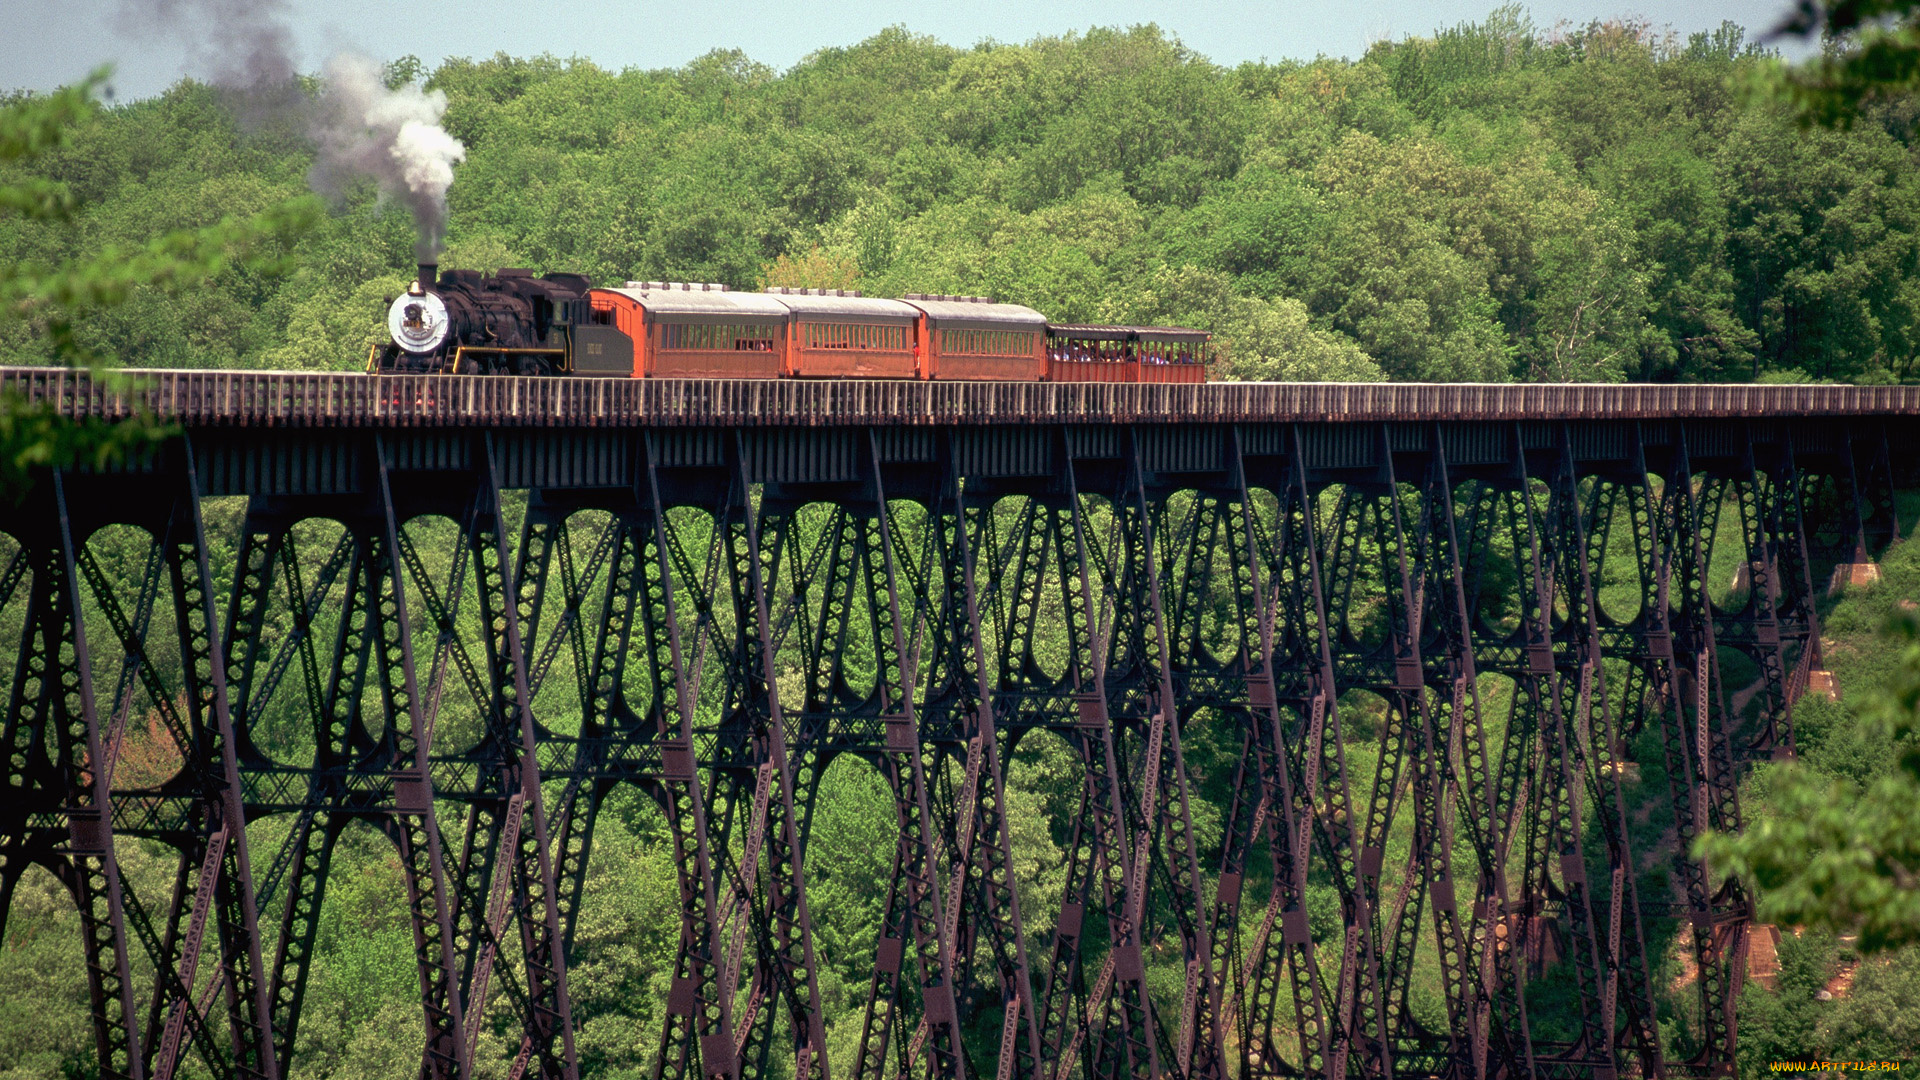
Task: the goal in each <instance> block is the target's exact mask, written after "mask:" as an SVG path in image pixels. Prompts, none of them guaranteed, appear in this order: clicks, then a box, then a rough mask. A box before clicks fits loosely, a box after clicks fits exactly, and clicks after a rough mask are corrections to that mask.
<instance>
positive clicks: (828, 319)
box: [367, 264, 1212, 383]
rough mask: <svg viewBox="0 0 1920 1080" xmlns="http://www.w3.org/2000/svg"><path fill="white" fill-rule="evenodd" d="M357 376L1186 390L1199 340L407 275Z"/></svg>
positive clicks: (971, 308)
mask: <svg viewBox="0 0 1920 1080" xmlns="http://www.w3.org/2000/svg"><path fill="white" fill-rule="evenodd" d="M387 330H388V335H389V341H388V343H387V344H386V345H385V346H384V347H381V346H379V345H376V346H374V347H373V348H372V349H370V350H369V352H368V356H367V372H368V373H369V374H376V375H377V374H421V373H436V374H464V375H494V374H503V375H555V376H576V377H589V378H715V379H788V378H802V379H806V378H815V379H818V378H827V379H922V380H945V381H955V380H959V381H999V382H1117V383H1200V382H1205V381H1206V371H1207V364H1208V362H1209V361H1210V360H1211V358H1212V351H1211V341H1210V335H1209V334H1207V333H1206V332H1205V331H1203V330H1192V329H1187V328H1184V327H1169V326H1091V325H1080V324H1062V323H1052V322H1049V321H1048V320H1047V317H1046V316H1044V315H1042V314H1041V313H1040V312H1038V311H1035V310H1034V309H1032V308H1029V307H1024V306H1022V305H1019V304H1005V303H997V302H995V301H994V300H993V299H991V298H989V297H983V296H948V295H935V294H927V293H908V294H907V295H906V297H904V298H903V299H899V300H889V299H881V298H878V297H870V296H862V295H860V293H858V292H855V291H851V290H841V289H796V288H786V287H773V288H769V289H766V290H764V291H762V292H757V293H756V292H737V291H735V290H733V289H730V288H728V287H727V286H725V285H714V284H691V283H687V282H667V281H629V282H626V283H625V285H623V286H622V287H620V288H596V287H594V285H593V283H592V281H591V280H589V279H588V278H587V277H585V276H584V275H581V274H567V273H551V274H546V275H543V276H539V277H535V276H534V275H533V273H532V272H531V271H528V270H508V269H503V270H500V271H497V272H495V273H493V274H482V273H481V272H479V271H477V270H454V269H449V270H446V271H444V272H442V271H440V270H439V268H438V267H437V266H434V265H432V264H422V265H421V266H420V273H419V277H418V278H417V279H416V280H415V281H414V282H413V283H412V284H411V285H410V286H409V288H408V289H407V292H406V293H405V294H403V295H401V296H398V297H395V298H394V299H393V300H391V301H389V303H388V311H387Z"/></svg>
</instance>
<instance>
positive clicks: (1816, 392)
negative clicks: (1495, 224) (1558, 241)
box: [0, 367, 1920, 428]
mask: <svg viewBox="0 0 1920 1080" xmlns="http://www.w3.org/2000/svg"><path fill="white" fill-rule="evenodd" d="M127 375H128V379H127V380H125V381H124V385H123V387H122V388H119V389H115V388H114V387H112V386H110V385H107V384H105V383H103V382H102V381H101V380H97V379H94V378H93V377H91V376H90V375H88V374H87V373H85V372H77V371H70V370H66V369H62V368H22V367H14V368H0V394H8V393H11V394H18V395H22V396H24V397H26V398H28V399H29V400H33V401H39V402H48V403H51V404H53V405H55V407H57V408H58V410H59V411H60V413H61V414H62V415H65V416H69V417H74V418H87V417H99V418H106V419H113V418H118V417H123V416H126V415H129V414H130V413H131V412H133V411H134V409H135V408H136V407H139V408H145V409H147V410H149V411H150V412H152V413H154V414H156V415H158V416H161V417H164V418H167V419H171V420H176V421H179V422H181V423H183V424H187V425H190V426H196V427H199V426H214V427H221V426H232V427H376V428H380V427H459V426H486V427H661V426H688V425H700V426H704V425H726V426H734V425H770V426H825V425H843V424H942V425H945V424H1031V423H1041V424H1057V423H1076V422H1083V423H1116V422H1120V423H1179V422H1183V421H1198V422H1221V421H1292V420H1299V421H1329V420H1333V421H1341V420H1344V421H1380V420H1540V419H1582V418H1591V419H1656V418H1663V417H1768V416H1780V417H1784V416H1913V415H1920V387H1914V386H1754V385H1705V386H1677V385H1646V384H1616V385H1593V384H1566V385H1541V384H1486V383H1454V384H1420V383H1210V384H1207V385H1201V386H1195V385H1184V386H1183V385H1167V384H1116V383H954V382H892V381H853V380H834V381H818V382H815V381H806V380H795V379H780V380H771V381H749V380H720V379H715V380H705V379H556V378H539V379H533V378H505V377H491V378H474V377H463V376H449V375H406V376H382V377H371V376H366V375H359V374H346V373H336V372H287V371H130V372H128V373H127Z"/></svg>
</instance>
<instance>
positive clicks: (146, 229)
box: [0, 9, 1920, 381]
mask: <svg viewBox="0 0 1920 1080" xmlns="http://www.w3.org/2000/svg"><path fill="white" fill-rule="evenodd" d="M1777 64H1778V62H1777V61H1776V60H1774V59H1773V58H1772V57H1770V56H1769V55H1767V54H1766V53H1765V52H1764V51H1762V50H1759V49H1757V48H1755V47H1754V46H1753V45H1751V44H1749V43H1748V41H1747V40H1746V37H1745V35H1744V33H1743V32H1742V31H1741V30H1740V29H1738V28H1736V27H1733V26H1727V27H1725V28H1723V29H1722V30H1720V31H1717V32H1715V33H1711V34H1696V35H1693V36H1692V37H1691V38H1689V39H1688V40H1686V41H1684V42H1682V41H1680V40H1677V39H1676V38H1673V37H1672V36H1670V35H1665V34H1662V33H1660V32H1657V31H1655V30H1653V29H1651V28H1649V27H1647V26H1644V25H1637V24H1621V23H1595V24H1593V25H1590V26H1587V27H1584V28H1580V29H1565V28H1561V29H1556V30H1553V31H1550V32H1549V31H1542V30H1539V29H1537V28H1535V27H1534V26H1532V25H1531V24H1530V23H1528V22H1527V21H1526V20H1525V19H1524V18H1523V17H1522V16H1521V15H1520V14H1519V13H1518V11H1517V9H1501V10H1499V11H1496V12H1495V13H1494V14H1493V15H1491V16H1490V17H1489V18H1488V19H1487V20H1486V21H1485V22H1484V23H1479V24H1470V25H1462V26H1459V27H1455V28H1452V29H1448V30H1442V31H1439V32H1437V33H1435V34H1434V35H1433V36H1431V37H1424V38H1413V39H1407V40H1403V41H1399V42H1382V43H1380V44H1377V45H1375V46H1374V47H1373V48H1372V49H1370V50H1369V51H1368V52H1367V54H1366V55H1365V56H1364V57H1362V58H1361V59H1359V60H1357V61H1348V60H1340V59H1321V60H1317V61H1314V62H1312V63H1298V62H1285V63H1278V64H1252V63H1249V64H1243V65H1241V66H1239V67H1237V68H1232V69H1227V68H1222V67H1219V66H1216V65H1214V64H1211V63H1209V62H1208V61H1207V60H1206V59H1205V58H1203V57H1200V56H1197V55H1195V54H1193V53H1192V52H1191V51H1189V50H1187V49H1186V48H1184V47H1183V46H1181V45H1180V43H1179V42H1178V41H1177V40H1174V39H1171V38H1170V37H1168V36H1167V35H1166V34H1164V33H1163V32H1161V31H1159V30H1158V29H1156V28H1154V27H1150V26H1149V27H1136V28H1132V29H1128V30H1092V31H1088V32H1087V33H1085V34H1074V35H1068V36H1065V37H1059V38H1043V39H1038V40H1035V41H1032V42H1029V43H1027V44H1024V45H1002V44H991V43H989V44H983V45H980V46H977V47H974V48H970V49H962V48H954V47H951V46H948V45H944V44H941V43H939V42H937V41H934V40H932V39H929V38H925V37H920V36H916V35H914V34H911V33H909V32H908V31H906V30H904V29H893V30H888V31H886V32H884V33H881V34H879V35H877V36H875V37H873V38H870V39H868V40H867V41H864V42H861V43H859V44H857V45H854V46H851V47H847V48H835V49H825V50H822V51H820V52H818V53H815V54H813V55H812V56H810V57H809V58H807V59H806V60H805V61H803V62H802V63H800V64H798V65H796V66H795V67H793V68H792V69H791V70H788V71H786V72H777V71H774V70H772V69H770V68H768V67H766V66H764V65H760V64H756V63H754V62H752V61H751V60H750V59H748V58H747V57H745V56H743V55H740V54H738V53H713V54H710V55H708V56H704V57H701V58H699V59H698V60H695V61H693V62H692V63H690V64H688V65H686V66H685V67H683V68H680V69H678V70H661V71H640V70H626V71H621V72H612V71H608V70H606V69H603V68H601V67H598V66H596V65H594V64H592V63H590V62H587V61H584V60H558V59H555V58H553V57H538V58H532V59H516V58H512V57H508V56H506V55H498V56H495V57H493V58H492V59H487V60H477V61H476V60H461V59H455V60H449V61H447V62H446V63H444V64H442V65H441V66H440V67H439V68H438V70H435V71H433V72H431V73H430V76H429V83H430V85H431V86H433V87H436V88H438V89H441V90H444V91H445V92H446V93H447V95H448V97H449V99H450V107H449V110H448V113H447V120H446V123H447V127H448V128H449V130H450V131H451V132H452V133H453V134H454V135H456V136H457V137H459V138H460V139H461V140H463V141H464V142H465V143H466V145H467V147H468V149H469V157H468V159H467V161H466V162H465V163H464V164H462V165H461V166H460V167H459V169H458V171H457V174H456V180H455V183H454V185H453V189H452V192H451V200H452V211H453V217H452V229H451V233H450V240H451V242H452V248H451V251H450V252H449V254H448V256H447V260H446V261H447V262H448V263H449V264H450V265H472V266H496V265H528V266H533V267H536V268H539V269H542V270H546V269H572V270H583V271H585V272H587V273H590V274H592V275H594V277H595V278H596V279H599V280H613V281H619V280H624V279H627V278H668V279H690V280H697V281H723V282H727V283H730V284H732V285H735V286H736V287H752V286H757V285H760V284H763V283H767V282H769V281H777V282H778V283H796V284H832V285H839V286H852V287H857V288H861V289H864V290H866V291H867V292H869V293H870V294H879V295H889V294H891V295H897V294H899V293H901V292H905V291H909V290H925V291H945V292H985V293H992V294H995V295H997V296H1000V297H1004V298H1007V299H1011V300H1016V301H1020V302H1023V303H1027V304H1031V305H1033V306H1035V307H1037V308H1039V309H1041V310H1042V311H1045V312H1047V313H1048V314H1049V315H1052V316H1054V317H1056V318H1061V319H1093V318H1110V319H1125V320H1135V319H1148V318H1152V319H1158V320H1172V321H1180V322H1187V323H1194V324H1199V325H1203V326H1206V327H1208V328H1211V329H1213V330H1215V331H1217V332H1218V333H1219V334H1220V335H1221V338H1222V341H1223V343H1224V345H1225V346H1226V349H1227V351H1228V353H1229V354H1230V356H1231V358H1232V365H1231V367H1230V368H1229V371H1231V372H1232V373H1235V374H1238V375H1240V376H1242V377H1281V378H1303V379H1304V378H1380V377H1385V378H1393V379H1473V380H1506V379H1556V380H1563V379H1580V380H1619V379H1653V380H1685V381H1700V380H1720V379H1736V380H1737V379H1753V378H1760V377H1773V378H1792V379H1808V378H1811V379H1835V380H1850V381H1884V380H1890V379H1901V378H1906V377H1908V376H1910V375H1912V374H1914V371H1913V364H1914V357H1915V351H1916V347H1920V346H1917V342H1920V293H1917V292H1916V286H1915V284H1914V281H1915V275H1914V270H1915V264H1916V258H1917V257H1920V246H1917V242H1916V238H1915V229H1914V226H1915V222H1916V218H1917V217H1920V182H1917V181H1916V175H1917V174H1916V170H1915V169H1914V168H1913V167H1912V166H1913V160H1914V121H1915V117H1916V109H1915V105H1914V102H1913V101H1912V99H1911V98H1910V97H1902V96H1898V95H1892V96H1889V95H1879V96H1876V97H1873V98H1871V99H1869V100H1867V101H1865V102H1863V103H1862V105H1861V108H1862V110H1863V112H1862V113H1861V119H1860V122H1858V123H1855V124H1853V125H1852V126H1851V127H1850V128H1849V129H1846V130H1839V131H1835V130H1824V129H1822V130H1812V131H1809V130H1805V129H1804V128H1803V126H1802V125H1801V124H1800V123H1799V122H1798V120H1799V119H1800V117H1799V114H1798V113H1797V112H1796V109H1795V107H1794V105H1793V103H1792V102H1791V101H1784V100H1777V97H1778V96H1777V95H1769V94H1765V93H1756V92H1753V90H1752V87H1754V86H1755V85H1758V84H1761V83H1764V82H1766V80H1767V77H1769V76H1770V75H1771V74H1772V73H1773V72H1774V71H1775V69H1776V67H1777ZM392 72H393V74H394V75H395V77H396V78H404V77H407V76H411V75H416V74H426V72H424V70H423V67H422V65H421V64H420V63H419V62H418V61H417V60H413V59H411V58H407V59H405V60H403V61H400V62H399V63H397V64H396V65H395V66H394V67H393V68H392ZM310 165H311V152H310V151H309V150H308V149H307V148H306V147H305V146H304V145H303V142H302V140H301V139H300V138H299V137H298V132H297V127H295V128H289V127H288V126H287V125H280V126H277V127H276V126H274V125H267V126H266V127H264V128H262V127H260V126H258V125H254V126H252V127H250V128H248V129H246V130H243V129H242V128H241V127H240V126H238V125H236V122H235V121H234V120H233V119H232V110H230V109H227V108H225V107H223V102H222V101H221V98H220V95H219V94H218V93H217V92H216V91H214V90H212V89H210V88H208V87H205V86H201V85H198V84H195V83H191V82H183V83H181V84H180V85H178V86H176V87H175V88H174V89H173V90H171V91H170V92H168V93H167V94H165V95H163V96H162V97H159V98H156V99H152V100H148V101H142V102H137V103H133V104H128V105H122V106H119V107H116V108H112V109H107V110H104V111H103V112H102V113H101V114H100V115H99V116H98V117H97V118H95V119H94V120H93V122H91V123H90V124H88V125H87V126H86V127H85V128H84V129H82V130H81V131H79V132H77V133H75V135H74V137H73V138H72V140H71V141H70V143H69V145H67V146H65V147H61V148H57V149H55V150H53V151H52V152H50V153H49V154H47V155H45V156H44V157H43V158H41V159H40V160H39V161H37V162H35V164H34V170H35V173H34V175H36V176H40V177H44V178H47V179H51V180H54V181H58V182H62V183H64V184H66V185H67V187H68V189H69V190H71V191H72V192H73V193H74V195H75V196H76V198H77V200H78V201H79V202H80V203H81V204H82V205H83V207H84V209H83V210H82V211H80V216H79V218H78V224H79V227H78V228H73V229H65V228H63V229H50V228H47V227H45V226H44V225H43V224H42V223H40V222H35V221H30V220H21V219H18V218H11V219H4V220H0V250H4V251H6V252H8V254H9V257H10V258H13V259H39V260H45V261H52V262H57V261H59V260H61V259H66V258H71V257H73V256H74V255H75V254H77V253H81V252H86V251H91V250H96V249H98V248H100V247H103V246H105V245H108V244H114V243H119V244H123V245H124V244H131V243H137V242H139V241H141V240H143V239H144V238H146V237H151V236H153V235H155V234H156V233H159V232H162V231H165V230H169V229H178V228H185V227H192V226H203V225H207V224H210V223H213V222H216V221H218V220H220V219H222V218H223V217H227V216H230V215H236V214H237V215H246V214H249V213H253V212H257V211H259V210H261V209H264V208H266V207H270V206H273V205H275V204H277V203H278V202H279V201H281V200H284V199H285V198H287V197H288V196H290V195H293V194H296V193H298V192H299V191H300V190H302V188H303V187H304V184H305V180H306V175H307V171H308V169H309V167H310ZM21 168H24V166H19V165H5V164H0V181H4V180H10V179H17V177H16V176H14V175H13V174H14V173H16V172H18V170H19V169H21ZM408 240H409V235H408V229H407V226H406V224H405V221H404V215H401V214H394V213H386V212H383V210H382V209H381V208H380V207H378V206H377V205H376V201H375V197H374V194H373V192H372V189H371V187H370V186H369V187H368V188H366V189H364V190H361V191H359V192H355V193H350V195H349V196H348V197H347V198H346V200H345V201H344V202H343V204H342V205H341V206H340V207H339V208H338V211H337V212H336V213H335V214H334V215H333V216H332V217H331V218H330V219H329V220H328V221H327V222H326V223H325V224H324V225H322V226H321V227H320V228H318V229H316V230H315V231H313V232H312V233H311V234H310V235H309V236H308V237H307V238H306V239H305V240H304V241H302V243H301V250H300V255H301V256H302V258H301V261H300V266H301V269H300V270H299V271H298V272H297V273H294V274H292V275H291V276H288V277H285V278H278V279H276V278H270V277H265V276H262V275H260V274H257V273H254V272H252V271H250V270H248V269H246V268H245V267H234V268H231V269H228V270H225V271H223V272H222V273H220V274H218V275H217V276H216V277H215V279H214V281H213V282H212V287H208V288H203V289H198V290H195V291H194V292H192V293H191V294H188V295H177V296H167V295H163V294H161V293H159V292H157V291H155V292H151V293H138V294H136V295H135V296H134V297H133V298H132V300H131V302H129V303H127V304H126V305H124V306H122V307H120V308H118V309H116V310H113V311H110V312H105V311H103V312H100V313H98V315H97V316H96V317H93V318H91V319H90V320H88V322H87V324H86V325H84V326H82V327H80V328H79V331H78V332H79V335H80V337H81V338H82V340H83V341H84V343H85V344H87V345H88V346H89V347H92V348H96V349H98V350H100V351H102V352H107V353H112V354H114V355H117V356H119V357H120V358H121V359H122V360H124V361H126V362H128V363H134V364H142V365H219V366H273V367H307V368H352V367H355V366H357V365H358V364H359V363H360V362H362V361H363V360H364V358H365V356H366V350H367V346H368V344H369V342H370V340H371V339H372V337H373V336H374V335H375V334H376V333H377V332H378V326H379V318H378V314H379V311H378V302H379V300H380V298H381V296H382V295H383V294H387V293H390V292H391V291H393V290H395V289H396V288H397V287H398V286H399V283H400V282H401V281H402V280H403V278H404V275H405V273H406V272H407V268H408V266H409V264H410V262H411V255H410V251H409V247H410V245H409V242H408ZM43 340H44V339H37V338H36V337H35V336H34V335H33V334H32V333H31V328H29V327H26V326H23V325H21V324H18V323H15V324H12V325H9V326H6V327H4V328H0V359H4V360H7V361H13V362H17V361H31V360H36V359H42V358H44V356H43V353H44V345H43V344H42V343H41V342H42V341H43Z"/></svg>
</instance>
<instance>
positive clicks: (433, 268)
mask: <svg viewBox="0 0 1920 1080" xmlns="http://www.w3.org/2000/svg"><path fill="white" fill-rule="evenodd" d="M439 282H440V264H438V263H430V262H423V263H421V264H420V284H419V288H420V291H421V292H423V293H430V292H432V291H433V287H434V286H435V285H437V284H439Z"/></svg>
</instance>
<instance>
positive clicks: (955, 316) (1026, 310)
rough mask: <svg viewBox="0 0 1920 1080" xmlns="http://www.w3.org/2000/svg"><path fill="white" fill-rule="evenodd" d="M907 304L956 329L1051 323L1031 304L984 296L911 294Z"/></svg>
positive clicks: (1031, 326) (939, 324)
mask: <svg viewBox="0 0 1920 1080" xmlns="http://www.w3.org/2000/svg"><path fill="white" fill-rule="evenodd" d="M905 303H907V304H909V305H911V306H913V307H915V308H918V309H919V310H921V311H924V312H926V313H927V322H928V323H929V324H931V325H932V326H934V327H945V328H948V329H954V330H1039V329H1040V328H1041V327H1043V326H1045V325H1046V324H1047V317H1046V316H1045V315H1042V314H1040V313H1039V312H1037V311H1035V310H1033V309H1032V308H1030V307H1023V306H1021V305H1019V304H996V303H994V302H993V301H991V300H988V299H985V298H983V297H950V296H928V295H926V294H923V293H908V294H907V296H906V300H905Z"/></svg>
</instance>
